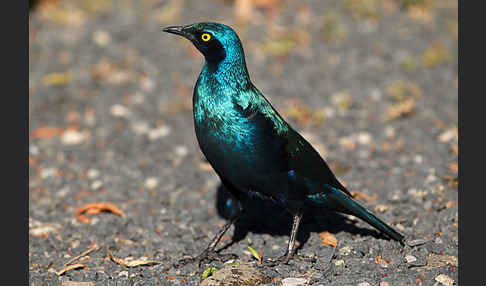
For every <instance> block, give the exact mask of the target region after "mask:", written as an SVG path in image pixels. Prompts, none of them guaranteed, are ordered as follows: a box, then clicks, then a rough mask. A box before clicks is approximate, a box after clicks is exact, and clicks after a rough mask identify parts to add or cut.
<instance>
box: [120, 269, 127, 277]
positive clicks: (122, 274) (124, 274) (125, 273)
mask: <svg viewBox="0 0 486 286" xmlns="http://www.w3.org/2000/svg"><path fill="white" fill-rule="evenodd" d="M122 276H125V277H128V271H126V270H125V271H122V272H120V273H118V277H122Z"/></svg>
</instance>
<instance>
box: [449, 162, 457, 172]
mask: <svg viewBox="0 0 486 286" xmlns="http://www.w3.org/2000/svg"><path fill="white" fill-rule="evenodd" d="M449 170H451V172H452V173H454V174H457V172H458V171H459V165H458V163H457V162H455V163H450V164H449Z"/></svg>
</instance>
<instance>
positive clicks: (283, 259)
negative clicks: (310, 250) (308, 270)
mask: <svg viewBox="0 0 486 286" xmlns="http://www.w3.org/2000/svg"><path fill="white" fill-rule="evenodd" d="M291 258H293V259H294V260H299V261H304V262H310V263H314V262H316V258H315V257H307V256H300V255H297V254H294V255H287V254H284V255H283V256H281V257H279V258H277V259H275V260H274V259H268V260H267V261H266V262H265V265H266V266H268V267H275V266H278V265H281V264H288V263H289V261H290V259H291Z"/></svg>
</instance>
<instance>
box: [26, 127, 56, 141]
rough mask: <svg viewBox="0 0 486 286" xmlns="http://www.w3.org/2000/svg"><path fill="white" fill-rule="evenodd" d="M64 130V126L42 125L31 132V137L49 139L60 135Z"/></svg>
mask: <svg viewBox="0 0 486 286" xmlns="http://www.w3.org/2000/svg"><path fill="white" fill-rule="evenodd" d="M63 132H64V128H61V127H51V126H47V127H41V128H37V129H36V130H34V131H32V133H30V138H32V139H39V138H41V139H49V138H52V137H56V136H60V135H61V134H62V133H63Z"/></svg>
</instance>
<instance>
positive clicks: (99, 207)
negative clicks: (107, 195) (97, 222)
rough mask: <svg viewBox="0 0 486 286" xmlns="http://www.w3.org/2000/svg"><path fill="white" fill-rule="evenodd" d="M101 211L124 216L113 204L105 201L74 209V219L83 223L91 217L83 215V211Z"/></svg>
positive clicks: (91, 212) (96, 212)
mask: <svg viewBox="0 0 486 286" xmlns="http://www.w3.org/2000/svg"><path fill="white" fill-rule="evenodd" d="M103 211H108V212H111V213H113V214H116V215H119V216H121V217H122V218H125V214H124V213H123V212H122V211H121V210H120V209H119V208H118V207H116V206H115V205H114V204H112V203H107V202H95V203H89V204H86V205H84V206H81V207H79V208H78V209H76V219H77V220H78V221H81V222H83V223H89V222H90V221H91V219H90V218H89V217H87V216H86V215H84V213H86V214H98V213H100V212H103Z"/></svg>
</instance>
